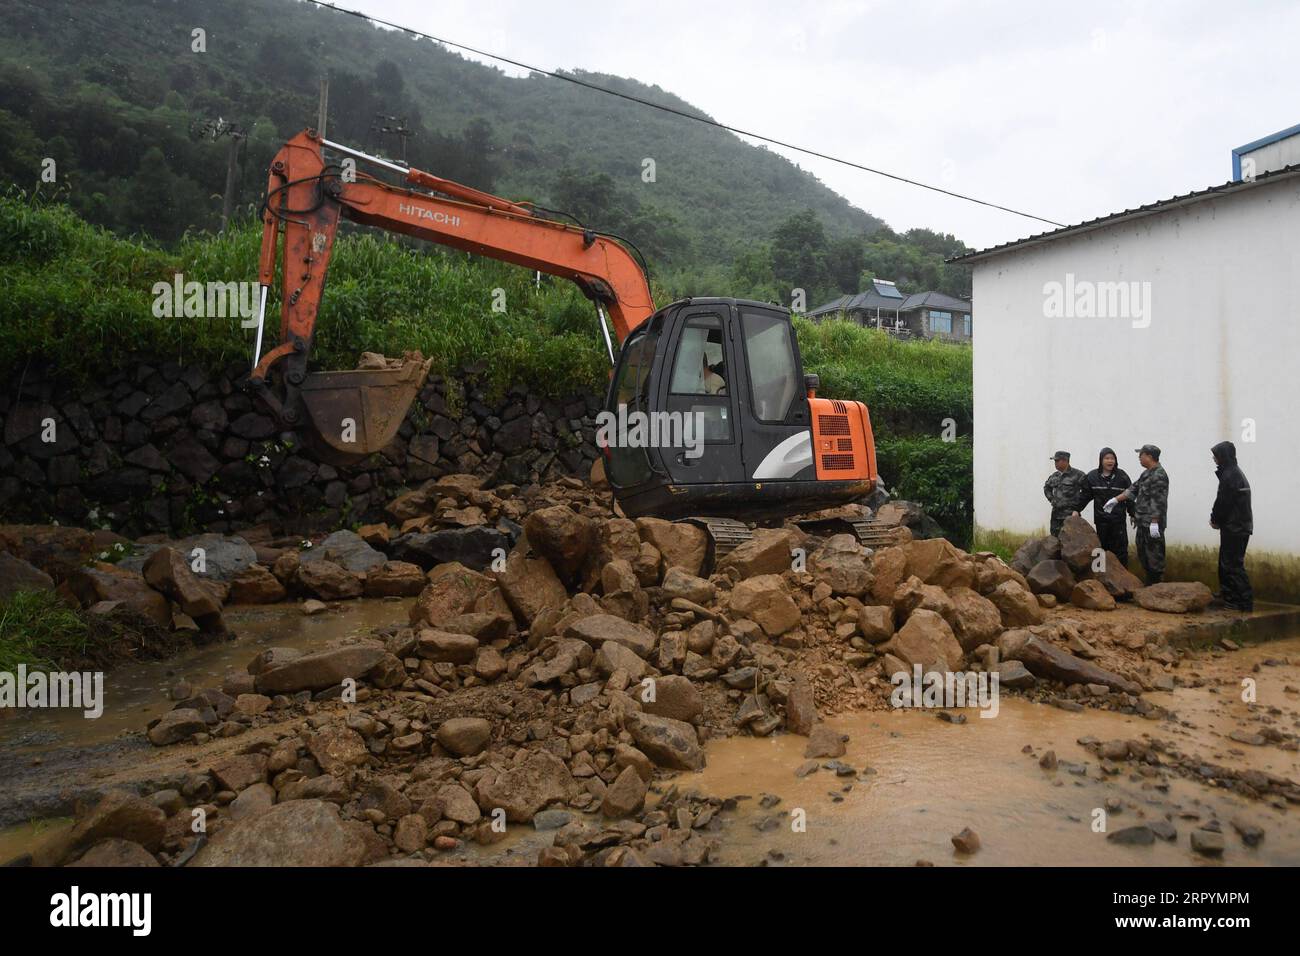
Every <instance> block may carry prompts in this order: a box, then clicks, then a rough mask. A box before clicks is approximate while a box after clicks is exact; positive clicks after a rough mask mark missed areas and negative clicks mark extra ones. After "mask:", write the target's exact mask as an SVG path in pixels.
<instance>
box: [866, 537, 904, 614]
mask: <svg viewBox="0 0 1300 956" xmlns="http://www.w3.org/2000/svg"><path fill="white" fill-rule="evenodd" d="M871 573H872V582H871V592H870V596H871V603H872V604H890V605H892V604H893V602H894V592H895V591H897V590H898V586H899V585H900V584H902V583H903V582H904V581H906V580H907V578H908V574H907V552H906V551H904V550H903V549H902V548H901V547H897V548H883V549H881V550H880V551H877V552H876V553H875V554H873V555H872V556H871Z"/></svg>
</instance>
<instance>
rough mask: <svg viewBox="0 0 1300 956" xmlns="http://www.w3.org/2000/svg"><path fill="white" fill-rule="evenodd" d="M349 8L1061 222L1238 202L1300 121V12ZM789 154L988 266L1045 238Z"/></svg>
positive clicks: (477, 5)
mask: <svg viewBox="0 0 1300 956" xmlns="http://www.w3.org/2000/svg"><path fill="white" fill-rule="evenodd" d="M339 5H340V6H343V7H348V8H351V9H356V10H361V11H363V12H366V13H369V14H372V15H374V16H378V17H382V18H384V19H386V20H392V21H394V22H397V23H401V24H404V25H408V26H411V27H414V28H416V29H420V30H424V31H426V32H428V33H432V34H434V35H435V36H442V37H445V38H447V39H449V40H454V41H457V42H460V43H465V44H468V45H470V46H476V47H480V48H482V49H485V50H488V51H491V52H494V53H500V54H502V55H504V56H508V57H511V58H513V59H518V60H521V61H524V62H527V63H531V64H534V65H536V66H538V67H541V68H545V69H587V70H596V71H600V72H603V73H612V74H616V75H620V76H628V77H633V78H635V79H638V80H641V81H642V82H645V83H651V84H657V85H658V86H661V87H663V88H664V89H666V90H669V91H671V92H673V93H675V94H677V95H678V96H681V97H682V98H683V99H685V100H687V101H688V102H690V103H692V104H693V105H695V106H697V107H699V108H700V109H702V110H704V111H705V112H706V113H708V114H709V115H711V116H712V117H714V118H715V119H717V120H719V121H721V122H724V123H727V124H729V125H732V126H737V127H740V128H743V129H751V130H754V131H755V132H759V133H763V134H764V135H768V136H772V137H775V138H777V139H782V140H785V141H787V142H792V143H796V144H798V145H801V146H808V147H811V148H814V149H818V150H820V151H822V152H826V153H830V154H832V155H835V156H841V157H844V158H846V159H851V160H854V161H856V162H860V163H863V164H865V165H868V166H873V167H875V168H878V169H884V170H887V171H889V172H894V173H897V174H899V175H904V176H907V177H909V178H912V179H918V180H922V181H925V182H930V183H933V184H935V185H939V186H942V187H944V188H946V189H950V190H953V191H956V192H961V193H966V194H969V195H972V196H976V197H978V198H981V199H985V200H988V201H991V202H996V203H998V204H1000V205H1005V206H1010V207H1012V208H1015V209H1020V210H1023V211H1025V212H1029V213H1033V214H1035V215H1039V216H1043V217H1045V218H1047V219H1052V220H1056V221H1058V222H1065V223H1074V222H1078V221H1081V220H1083V219H1090V218H1093V217H1095V216H1100V215H1105V214H1107V213H1110V212H1115V211H1118V210H1121V209H1124V208H1127V207H1131V206H1136V205H1141V204H1143V203H1148V202H1152V201H1154V200H1157V199H1164V198H1167V197H1169V196H1172V195H1175V194H1177V193H1183V192H1188V191H1190V190H1193V189H1201V188H1204V187H1206V186H1210V185H1214V184H1217V183H1222V182H1225V181H1226V180H1228V179H1229V178H1230V174H1231V166H1230V151H1231V149H1232V148H1233V147H1234V146H1240V145H1242V144H1244V143H1247V142H1249V141H1251V140H1254V139H1258V138H1259V137H1261V136H1264V135H1266V134H1269V133H1273V132H1276V131H1277V130H1280V129H1284V128H1286V127H1289V126H1293V125H1295V124H1297V123H1300V100H1298V99H1297V92H1298V91H1300V81H1297V73H1296V50H1297V49H1298V48H1300V3H1297V2H1295V0H1289V2H1288V0H1276V2H1269V0H1237V2H1235V3H1231V4H1224V3H1222V2H1209V0H1205V2H1201V0H1186V2H1163V3H1155V2H1145V3H1144V2H1141V0H1137V2H1134V0H1128V2H1089V3H1078V2H1074V3H1055V2H1047V0H1023V2H1022V0H1007V2H1003V3H978V4H977V3H974V2H956V0H897V2H896V0H826V2H818V0H811V2H807V3H799V2H792V0H751V2H745V3H739V2H736V3H724V2H719V3H710V2H699V0H695V2H682V0H642V2H628V0H450V2H437V3H430V2H428V0H339ZM485 62H491V61H486V60H485ZM495 65H498V66H500V64H495ZM507 72H511V73H515V74H518V72H519V71H517V70H511V69H507ZM590 95H592V96H600V95H602V94H599V93H591V94H590ZM683 122H686V121H685V120H683ZM788 155H789V158H791V159H792V160H794V161H795V162H797V163H798V164H799V165H800V166H802V167H803V168H805V169H807V170H809V171H811V172H812V173H813V174H814V175H816V176H817V177H818V178H820V179H821V180H822V181H823V182H825V183H826V184H827V185H828V186H830V187H831V188H832V189H834V190H835V191H836V192H838V193H840V194H841V195H843V196H845V197H847V198H848V199H849V201H850V202H852V203H854V204H855V205H857V206H859V207H861V208H863V209H865V210H867V211H868V212H871V213H874V214H875V215H877V216H880V217H881V218H883V219H884V220H885V221H886V222H888V223H889V224H890V225H891V226H893V227H894V228H896V229H900V230H901V229H908V228H911V227H914V226H925V227H929V228H932V229H937V230H941V231H945V232H952V233H955V234H956V235H957V236H958V237H960V238H961V239H963V240H965V241H966V242H967V243H968V244H970V245H971V246H974V247H977V248H982V247H985V246H988V245H993V244H996V243H998V242H1003V241H1006V240H1009V239H1015V238H1018V237H1021V236H1025V235H1029V234H1031V233H1035V232H1040V231H1042V230H1043V229H1047V228H1050V227H1048V226H1046V225H1045V224H1043V223H1039V222H1035V221H1032V220H1029V219H1023V218H1020V217H1018V216H1014V215H1011V214H1008V213H1004V212H998V211H995V210H990V209H985V208H982V207H980V206H976V205H973V204H970V203H966V202H962V201H960V200H957V199H952V198H949V197H945V196H940V195H936V194H934V193H930V192H928V191H926V190H922V189H918V188H916V187H913V186H906V185H902V184H899V183H895V182H892V181H890V180H887V179H883V178H881V177H879V176H873V175H871V174H869V173H865V172H861V171H858V170H854V169H849V168H846V167H842V166H838V165H836V164H834V163H830V162H826V161H823V160H818V159H813V158H810V157H807V156H801V155H798V154H788ZM660 177H661V181H662V177H663V171H662V170H661V171H660Z"/></svg>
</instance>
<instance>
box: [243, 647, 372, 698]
mask: <svg viewBox="0 0 1300 956" xmlns="http://www.w3.org/2000/svg"><path fill="white" fill-rule="evenodd" d="M385 653H386V652H385V651H384V649H383V647H380V646H378V645H375V644H350V645H348V646H346V647H338V648H334V649H332V650H328V651H320V652H318V653H315V654H304V655H303V656H302V657H298V658H294V659H293V660H290V661H287V662H285V663H284V664H281V665H279V666H277V667H271V668H268V669H266V670H264V671H262V672H261V673H260V674H258V675H257V692H258V693H259V694H266V695H267V696H268V697H273V696H275V695H276V694H295V693H297V692H298V691H300V690H313V691H315V690H324V689H325V688H327V687H335V686H337V685H339V684H341V683H342V682H343V681H344V680H345V679H347V678H352V679H353V680H359V679H361V678H362V677H364V676H365V675H366V674H367V673H369V672H370V670H371V669H372V668H374V667H375V665H376V664H378V663H379V662H380V661H382V660H383V659H384V656H385Z"/></svg>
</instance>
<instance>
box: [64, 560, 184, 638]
mask: <svg viewBox="0 0 1300 956" xmlns="http://www.w3.org/2000/svg"><path fill="white" fill-rule="evenodd" d="M66 583H67V585H68V588H69V590H71V591H72V594H73V595H74V596H75V597H76V598H77V600H78V601H80V602H81V606H82V607H90V606H91V605H92V604H98V603H99V602H100V601H120V602H121V603H122V604H124V605H126V606H127V607H129V608H130V609H131V610H132V611H135V612H136V613H137V614H139V615H141V616H143V617H145V618H147V619H148V620H150V621H152V622H153V623H154V624H157V625H159V626H160V627H170V626H171V621H172V612H171V606H170V605H169V604H168V603H167V599H166V598H165V597H163V596H162V595H161V594H159V593H158V592H157V591H155V590H154V589H153V588H151V587H149V585H148V584H147V583H146V582H145V579H144V576H143V575H141V574H138V573H136V572H135V571H128V570H126V569H125V568H118V567H114V566H113V565H111V564H97V565H95V566H94V567H89V568H78V569H77V570H75V571H73V572H72V573H71V574H69V575H68V577H67V581H66Z"/></svg>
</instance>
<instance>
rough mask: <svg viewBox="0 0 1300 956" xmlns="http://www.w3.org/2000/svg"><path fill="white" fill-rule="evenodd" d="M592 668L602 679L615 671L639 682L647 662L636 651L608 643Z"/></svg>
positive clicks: (598, 654) (602, 648)
mask: <svg viewBox="0 0 1300 956" xmlns="http://www.w3.org/2000/svg"><path fill="white" fill-rule="evenodd" d="M591 666H592V667H594V668H596V670H597V671H599V672H600V675H601V676H602V677H609V676H610V675H612V674H613V673H614V672H615V671H622V672H623V673H625V674H627V676H628V677H629V678H630V679H631V680H633V681H639V680H640V679H641V678H642V677H644V676H645V672H646V662H645V661H643V660H642V659H641V658H640V657H638V656H637V654H636V651H633V650H631V649H630V648H628V647H626V646H625V645H623V644H619V643H617V642H615V641H606V642H605V643H604V644H602V645H600V650H598V651H597V652H596V656H595V657H593V658H592V660H591ZM661 680H662V679H661ZM674 716H675V715H674ZM682 719H683V720H685V719H687V718H682Z"/></svg>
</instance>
